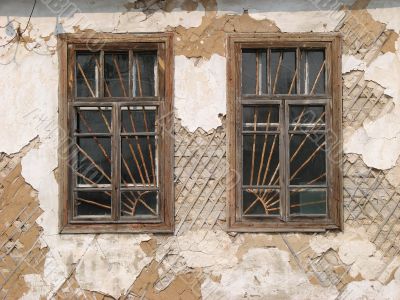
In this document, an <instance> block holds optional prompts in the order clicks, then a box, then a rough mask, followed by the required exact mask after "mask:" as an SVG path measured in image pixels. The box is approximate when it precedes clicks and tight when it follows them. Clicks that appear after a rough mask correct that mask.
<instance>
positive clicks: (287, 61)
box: [271, 49, 296, 94]
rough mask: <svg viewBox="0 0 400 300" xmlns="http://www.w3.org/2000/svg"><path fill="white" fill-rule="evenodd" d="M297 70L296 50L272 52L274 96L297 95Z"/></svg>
mask: <svg viewBox="0 0 400 300" xmlns="http://www.w3.org/2000/svg"><path fill="white" fill-rule="evenodd" d="M295 70H296V51H295V50H278V49H276V50H275V49H273V50H271V85H272V87H271V88H272V94H295V93H296V78H295Z"/></svg>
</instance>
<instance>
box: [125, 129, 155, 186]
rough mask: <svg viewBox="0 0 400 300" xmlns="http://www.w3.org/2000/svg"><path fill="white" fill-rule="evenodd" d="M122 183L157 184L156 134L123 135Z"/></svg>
mask: <svg viewBox="0 0 400 300" xmlns="http://www.w3.org/2000/svg"><path fill="white" fill-rule="evenodd" d="M121 147H122V148H121V160H122V161H121V180H122V184H125V185H126V184H137V185H150V184H151V185H156V177H157V171H156V165H157V164H156V155H155V154H156V139H155V137H154V136H134V137H132V136H129V137H128V136H123V137H121Z"/></svg>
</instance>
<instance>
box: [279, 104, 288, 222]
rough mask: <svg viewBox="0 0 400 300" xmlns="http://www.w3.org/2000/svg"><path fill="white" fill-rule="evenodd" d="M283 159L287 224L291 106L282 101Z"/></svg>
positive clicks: (283, 192)
mask: <svg viewBox="0 0 400 300" xmlns="http://www.w3.org/2000/svg"><path fill="white" fill-rule="evenodd" d="M281 106H282V109H281V113H282V121H281V124H282V132H281V136H282V141H283V142H282V152H281V153H282V157H280V158H279V161H280V162H281V165H280V166H281V169H280V173H281V174H280V179H281V189H282V218H283V220H284V221H285V222H287V221H288V219H289V206H290V200H289V197H290V193H289V181H288V178H289V174H290V173H289V172H290V164H289V153H290V149H289V146H290V144H289V133H288V131H289V105H288V103H287V102H286V101H285V100H283V101H282V105H281Z"/></svg>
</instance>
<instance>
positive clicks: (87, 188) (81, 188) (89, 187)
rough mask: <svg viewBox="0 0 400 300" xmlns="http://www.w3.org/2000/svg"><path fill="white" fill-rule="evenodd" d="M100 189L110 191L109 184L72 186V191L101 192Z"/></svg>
mask: <svg viewBox="0 0 400 300" xmlns="http://www.w3.org/2000/svg"><path fill="white" fill-rule="evenodd" d="M101 191H106V192H111V185H107V186H106V187H105V186H103V187H102V186H99V187H97V186H95V185H87V186H82V185H79V186H76V187H75V188H74V192H101Z"/></svg>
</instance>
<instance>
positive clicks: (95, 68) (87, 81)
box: [76, 53, 100, 97]
mask: <svg viewBox="0 0 400 300" xmlns="http://www.w3.org/2000/svg"><path fill="white" fill-rule="evenodd" d="M99 68H100V63H99V53H77V54H76V95H77V97H98V96H99Z"/></svg>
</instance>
